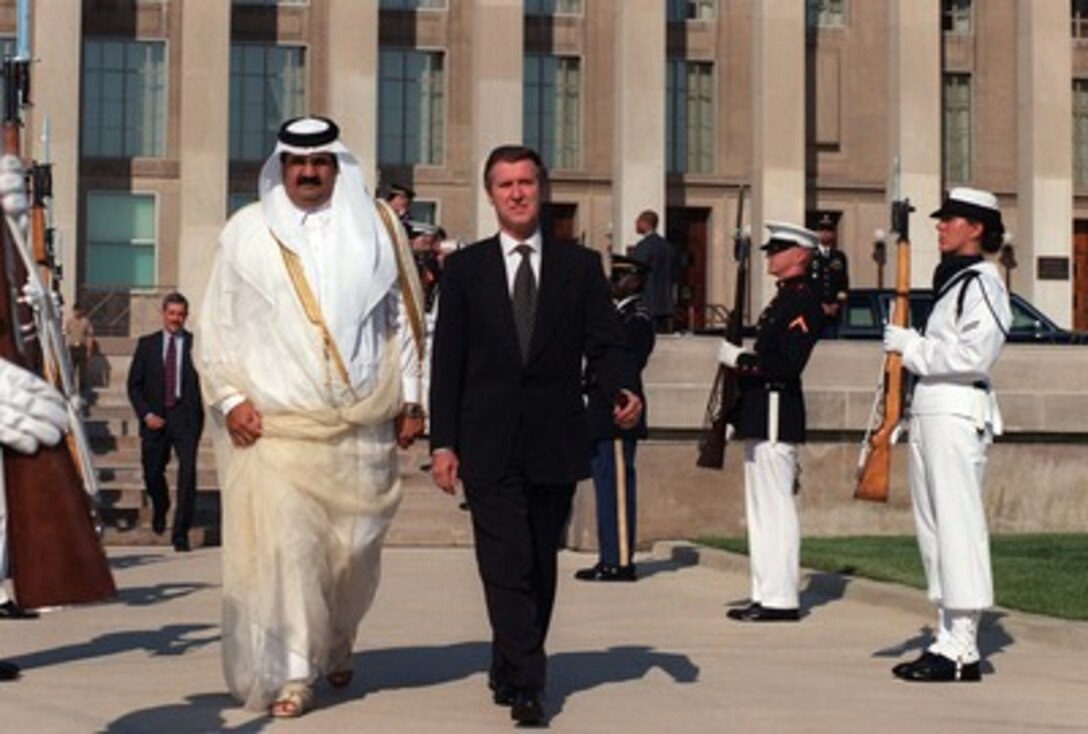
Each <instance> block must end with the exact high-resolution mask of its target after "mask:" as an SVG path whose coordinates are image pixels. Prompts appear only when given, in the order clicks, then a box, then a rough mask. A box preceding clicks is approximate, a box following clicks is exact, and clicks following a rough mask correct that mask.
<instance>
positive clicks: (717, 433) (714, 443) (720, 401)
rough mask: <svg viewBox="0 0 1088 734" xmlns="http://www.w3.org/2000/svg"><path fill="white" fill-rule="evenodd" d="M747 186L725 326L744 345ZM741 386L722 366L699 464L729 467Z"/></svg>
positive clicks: (736, 232) (732, 339)
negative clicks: (730, 436) (727, 459)
mask: <svg viewBox="0 0 1088 734" xmlns="http://www.w3.org/2000/svg"><path fill="white" fill-rule="evenodd" d="M743 224H744V188H743V187H741V190H740V194H739V197H738V200H737V226H736V229H735V230H734V233H733V250H734V256H735V257H736V260H737V283H736V288H735V289H734V291H733V310H732V311H731V312H730V313H729V321H728V322H727V323H726V325H725V334H724V337H725V340H726V341H728V342H730V343H732V344H736V345H737V346H740V345H741V343H742V342H743V340H744V336H743V333H742V329H743V327H744V304H745V303H746V302H747V300H748V295H747V289H748V261H749V252H748V249H749V243H748V242H747V240H746V238H745V236H744V232H743V229H742V227H743ZM739 395H740V389H739V387H738V386H737V373H736V371H735V370H734V369H733V368H731V367H726V366H725V365H718V372H717V374H716V375H715V376H714V384H713V385H712V386H711V388H710V397H709V398H708V399H707V404H706V417H705V418H704V419H703V435H702V437H701V438H700V439H699V454H698V457H697V458H696V460H695V465H696V466H698V467H702V468H704V469H721V468H722V467H723V466H725V446H726V443H728V425H727V424H728V419H729V414H730V413H731V412H732V410H733V406H734V405H736V403H737V398H738V397H739Z"/></svg>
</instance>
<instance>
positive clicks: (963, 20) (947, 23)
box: [941, 0, 971, 33]
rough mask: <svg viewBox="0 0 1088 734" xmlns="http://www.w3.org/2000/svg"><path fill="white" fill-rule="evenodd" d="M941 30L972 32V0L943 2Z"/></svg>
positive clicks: (948, 0) (947, 31) (942, 0)
mask: <svg viewBox="0 0 1088 734" xmlns="http://www.w3.org/2000/svg"><path fill="white" fill-rule="evenodd" d="M941 30H943V31H944V32H945V33H970V32H971V0H941Z"/></svg>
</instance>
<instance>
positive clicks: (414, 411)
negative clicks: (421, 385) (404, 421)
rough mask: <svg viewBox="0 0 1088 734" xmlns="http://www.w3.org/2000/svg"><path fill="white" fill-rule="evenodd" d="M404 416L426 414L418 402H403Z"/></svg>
mask: <svg viewBox="0 0 1088 734" xmlns="http://www.w3.org/2000/svg"><path fill="white" fill-rule="evenodd" d="M404 417H405V418H426V417H427V414H426V413H425V412H424V411H423V406H422V405H420V404H419V403H405V404H404Z"/></svg>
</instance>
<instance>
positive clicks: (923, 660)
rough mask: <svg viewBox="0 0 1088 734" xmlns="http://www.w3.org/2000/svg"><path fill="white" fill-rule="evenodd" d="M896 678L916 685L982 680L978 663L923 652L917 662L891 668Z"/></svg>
mask: <svg viewBox="0 0 1088 734" xmlns="http://www.w3.org/2000/svg"><path fill="white" fill-rule="evenodd" d="M892 673H894V674H895V676H896V677H897V678H902V679H903V680H909V681H915V682H918V683H948V682H952V681H967V682H971V683H974V682H977V681H980V680H982V670H981V669H980V666H979V664H978V662H974V663H961V662H959V661H958V660H952V659H951V658H946V657H945V656H944V655H938V654H936V653H932V652H924V653H922V656H921V657H920V658H918V659H917V660H915V661H913V662H910V663H900V664H899V665H896V666H895V667H894V668H892Z"/></svg>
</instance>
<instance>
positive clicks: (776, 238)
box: [759, 222, 820, 255]
mask: <svg viewBox="0 0 1088 734" xmlns="http://www.w3.org/2000/svg"><path fill="white" fill-rule="evenodd" d="M764 226H765V227H766V228H767V230H768V231H769V232H770V233H771V238H770V239H769V240H767V241H766V242H765V243H764V244H763V246H762V247H760V248H759V249H761V250H763V251H764V252H766V253H767V254H768V255H770V254H774V253H776V252H781V251H782V250H788V249H790V248H791V247H803V248H805V249H806V250H815V249H816V248H817V247H819V246H820V235H818V234H816V233H815V232H813V231H812V230H811V229H806V228H804V227H800V226H798V225H796V224H790V223H789V222H764Z"/></svg>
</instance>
